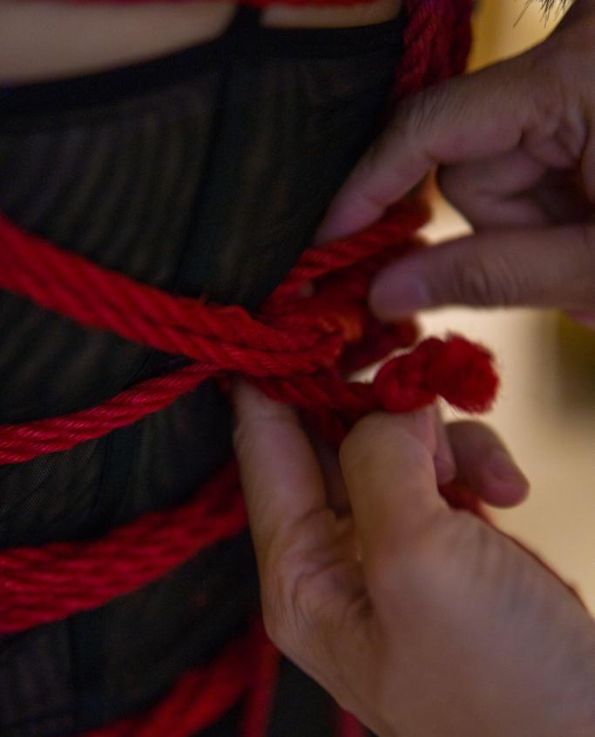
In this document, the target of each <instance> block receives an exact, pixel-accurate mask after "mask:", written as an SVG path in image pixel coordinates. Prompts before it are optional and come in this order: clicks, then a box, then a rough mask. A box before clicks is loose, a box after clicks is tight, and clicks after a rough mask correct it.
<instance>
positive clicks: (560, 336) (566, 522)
mask: <svg viewBox="0 0 595 737" xmlns="http://www.w3.org/2000/svg"><path fill="white" fill-rule="evenodd" d="M524 7H525V0H484V7H483V9H482V13H481V15H480V16H479V20H478V27H477V33H476V40H477V47H476V49H475V52H474V56H473V63H474V65H476V66H477V65H483V64H484V63H486V62H487V61H489V60H490V59H494V58H498V57H501V56H506V55H510V54H513V53H515V52H516V51H518V50H520V49H522V48H526V47H527V46H528V45H530V44H531V43H534V42H535V40H536V39H538V38H539V37H540V36H542V35H543V34H544V33H546V32H549V30H551V28H552V27H553V26H554V19H550V21H549V25H548V28H546V27H545V24H544V20H543V17H542V15H541V14H540V11H539V10H538V7H539V3H537V2H536V3H534V4H533V5H532V6H531V7H529V8H528V9H527V12H526V13H525V14H524V15H523V16H522V17H519V16H520V15H521V13H522V11H523V8H524ZM515 22H516V24H515ZM461 228H464V224H463V223H462V222H461V221H460V219H458V218H457V216H456V215H455V214H454V213H452V212H450V211H449V210H448V209H447V208H446V207H445V206H444V205H439V207H438V217H437V220H436V222H435V223H434V224H433V225H432V226H431V228H430V232H431V235H432V237H436V238H443V237H445V236H447V235H450V234H452V233H454V232H460V230H461ZM424 322H425V325H426V329H427V332H430V333H443V332H444V331H446V330H458V331H461V332H463V333H464V334H466V335H467V336H469V337H471V338H474V339H477V340H480V341H483V342H484V343H486V344H487V345H488V346H490V347H491V348H492V349H493V350H494V351H495V353H496V355H497V357H498V361H499V365H500V371H501V375H502V378H503V386H502V392H501V397H500V400H499V401H498V403H497V406H496V407H495V409H494V411H493V413H492V414H491V415H490V417H489V420H490V421H491V422H492V423H493V424H494V425H495V426H496V427H497V428H498V429H499V430H500V431H501V433H502V434H503V436H504V437H505V438H506V439H507V441H508V443H509V445H510V447H511V448H512V449H513V450H514V451H515V454H516V456H517V458H518V459H519V460H520V461H521V464H522V466H523V468H524V470H525V472H526V473H527V475H528V476H529V478H530V480H531V483H532V493H531V497H530V499H529V500H528V501H527V502H526V503H525V504H524V505H523V506H522V507H521V508H519V509H517V510H514V511H507V512H503V513H498V515H497V518H498V521H499V523H500V525H501V526H502V527H504V528H505V529H506V530H508V531H510V532H512V533H514V534H515V535H516V536H517V537H519V538H522V539H523V540H524V541H525V542H527V543H529V544H530V545H531V547H533V548H534V549H536V550H537V551H538V552H539V553H540V554H541V555H542V556H544V557H545V558H546V559H547V560H548V561H549V562H550V563H551V564H552V565H553V566H554V567H555V568H556V569H557V570H559V571H560V572H561V573H563V574H564V576H565V577H566V578H567V579H568V580H570V581H571V582H573V583H574V584H576V585H577V586H578V588H579V590H580V591H581V593H582V594H583V596H584V598H585V599H586V601H587V602H588V604H589V606H590V607H591V609H592V611H595V333H594V334H590V333H589V332H588V331H586V330H585V331H581V330H579V329H578V328H576V327H574V326H572V325H571V324H570V323H569V322H568V323H564V321H563V320H561V318H560V317H559V316H558V315H556V314H554V313H548V314H543V313H537V312H534V311H531V310H516V311H510V312H504V311H502V310H499V311H496V312H492V313H490V314H487V313H486V312H471V311H468V310H463V309H460V310H459V309H457V310H454V309H453V310H445V311H442V312H440V313H437V314H434V315H431V316H428V317H427V318H425V319H424Z"/></svg>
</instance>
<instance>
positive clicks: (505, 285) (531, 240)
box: [370, 225, 595, 320]
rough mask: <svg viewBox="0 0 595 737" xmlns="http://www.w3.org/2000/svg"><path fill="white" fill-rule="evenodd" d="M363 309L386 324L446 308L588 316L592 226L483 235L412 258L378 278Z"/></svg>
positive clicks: (594, 294) (593, 263) (592, 288)
mask: <svg viewBox="0 0 595 737" xmlns="http://www.w3.org/2000/svg"><path fill="white" fill-rule="evenodd" d="M370 304H371V307H372V309H373V310H374V312H375V313H376V314H377V315H378V316H379V317H381V318H383V319H391V320H392V319H395V318H398V317H399V316H402V315H409V314H411V313H412V312H414V311H416V310H423V309H429V308H432V307H439V306H442V305H447V304H458V305H473V306H483V307H496V306H511V305H526V306H535V307H559V308H562V309H568V310H593V308H594V307H595V226H590V225H584V226H581V225H575V226H563V227H558V228H537V229H530V230H511V231H498V232H486V233H480V234H477V235H474V236H469V237H467V238H462V239H459V240H456V241H452V242H450V243H447V244H443V245H440V246H438V247H436V248H429V249H426V250H424V251H418V252H416V253H413V254H411V255H409V256H407V257H405V258H403V259H401V260H400V261H399V262H398V263H396V264H394V265H392V266H390V267H389V268H388V269H386V270H385V271H384V272H383V273H381V274H380V276H379V277H378V278H377V279H376V282H375V283H374V285H373V287H372V291H371V295H370Z"/></svg>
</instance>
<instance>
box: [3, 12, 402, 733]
mask: <svg viewBox="0 0 595 737" xmlns="http://www.w3.org/2000/svg"><path fill="white" fill-rule="evenodd" d="M400 36H401V28H400V22H398V21H395V22H390V23H385V24H381V25H378V26H373V27H366V28H355V29H341V30H338V29H337V30H324V31H322V30H277V29H275V30H273V29H264V28H261V27H260V26H259V25H258V22H257V17H256V15H255V14H254V13H253V12H252V11H249V10H246V9H244V10H242V11H240V12H239V14H238V17H237V19H236V21H235V23H234V24H233V26H232V27H231V29H230V30H229V31H228V33H227V34H226V35H225V36H224V37H223V38H221V39H218V40H216V41H214V42H211V43H208V44H205V45H202V46H199V47H196V48H192V49H188V50H184V51H181V52H178V53H176V54H173V55H171V56H169V57H166V58H164V59H159V60H156V61H151V62H146V63H143V64H138V65H135V66H133V67H128V68H126V69H119V70H114V71H108V72H103V73H100V74H95V75H90V76H85V77H81V78H76V79H68V80H64V81H59V82H51V83H43V84H36V85H28V86H25V87H18V88H3V89H0V172H1V173H2V176H1V177H0V210H2V211H3V212H5V213H6V214H7V215H8V216H9V217H10V218H11V219H12V220H13V221H15V222H16V223H18V224H20V225H21V226H23V227H24V228H26V229H27V230H29V231H32V232H34V233H38V234H41V235H43V236H44V237H47V238H49V239H51V240H53V241H54V242H56V243H58V244H59V245H60V246H61V247H63V248H65V249H69V250H72V251H76V252H78V253H81V254H83V255H84V256H87V257H89V258H91V259H92V260H94V261H95V262H97V263H99V264H101V265H103V266H107V267H110V268H113V269H117V270H118V271H120V272H123V273H127V274H129V275H131V276H132V277H134V278H135V279H139V280H141V281H143V282H146V283H148V284H153V285H156V286H159V287H161V288H164V289H167V290H169V291H171V292H172V293H176V294H185V295H191V296H195V297H196V296H198V295H206V296H208V297H210V298H212V299H215V300H217V301H221V302H230V303H231V302H238V303H241V304H244V305H246V306H248V307H251V308H253V307H256V306H257V305H258V304H259V303H260V302H261V301H262V300H263V299H264V298H265V297H266V295H267V294H268V293H269V292H270V291H271V290H272V289H273V288H274V286H275V285H276V284H277V283H278V282H279V281H280V280H281V279H282V278H283V276H284V275H285V274H286V273H287V271H288V269H289V268H290V267H291V265H292V264H293V263H294V262H295V260H296V258H297V257H298V255H299V254H300V253H301V251H302V250H303V249H304V248H305V247H306V246H308V245H309V244H310V242H311V238H312V234H313V232H314V230H315V228H316V225H317V223H318V222H319V221H320V218H321V216H322V214H323V212H324V210H325V208H326V206H327V205H328V203H329V201H330V199H331V197H332V195H333V193H334V192H335V191H336V189H337V188H338V186H339V185H340V183H341V182H342V180H343V179H344V178H345V176H346V174H347V173H348V171H349V169H350V168H351V167H352V166H353V164H354V162H355V161H356V159H357V158H358V156H359V155H360V154H361V152H362V151H363V150H364V148H365V147H366V145H368V144H369V142H370V141H371V139H372V138H373V135H374V133H375V132H376V130H377V126H378V122H379V119H380V117H381V116H382V113H383V111H384V109H385V106H386V101H387V98H388V95H389V92H390V90H391V88H392V85H393V82H394V70H395V68H396V66H397V63H398V57H399V55H400ZM48 279H51V274H48ZM0 336H1V344H0V345H1V349H0V386H2V387H3V390H2V392H1V393H0V421H1V422H19V421H26V420H28V419H33V418H39V417H42V416H53V415H58V414H64V413H66V412H70V411H73V410H75V409H81V408H83V407H87V406H91V405H94V404H96V403H98V402H100V401H101V400H103V399H105V398H108V397H110V396H113V395H115V394H117V393H118V392H119V391H121V390H122V389H124V388H125V387H127V386H128V385H130V384H131V383H133V382H135V381H138V380H139V379H142V378H147V377H149V376H153V375H158V374H160V373H162V372H163V371H165V370H166V369H168V368H170V367H171V366H172V365H174V364H178V363H179V362H180V359H179V358H177V357H175V356H169V355H164V354H160V353H158V352H152V351H148V350H146V349H145V348H142V347H139V346H135V345H132V344H130V343H127V342H125V341H123V340H120V339H119V338H117V337H115V336H113V335H108V334H102V333H100V332H97V331H88V330H83V329H82V328H80V327H78V326H77V325H75V324H73V323H71V322H69V321H68V320H66V319H63V318H61V317H58V316H56V315H53V314H50V313H48V312H44V311H43V310H41V309H39V308H38V307H36V306H34V305H32V304H30V303H28V302H27V301H25V300H22V299H20V298H17V297H15V296H12V295H10V294H7V293H0ZM229 454H230V413H229V410H228V407H227V405H226V402H225V400H224V399H223V397H222V396H221V395H220V394H219V392H218V391H217V389H216V387H214V386H213V385H206V386H202V387H201V388H200V389H198V390H197V391H196V392H194V393H193V394H190V395H187V396H185V397H183V398H182V399H180V400H178V401H177V402H176V403H175V404H174V405H172V406H171V407H170V408H168V409H167V410H165V411H162V412H160V413H158V414H156V415H154V416H150V417H148V418H146V419H145V420H143V421H142V422H141V423H138V424H137V425H135V426H132V427H129V428H125V429H123V430H119V431H117V432H114V433H112V434H111V435H109V436H107V437H106V438H102V439H100V440H98V441H93V442H89V443H85V444H83V445H80V446H78V447H77V448H75V449H74V450H72V451H70V452H68V453H62V454H54V455H50V456H46V457H42V458H39V459H37V460H34V461H31V462H29V463H25V464H21V465H15V466H8V467H3V468H0V545H1V546H3V547H10V546H16V545H38V544H42V543H46V542H49V541H54V540H72V539H81V538H92V537H95V536H99V535H102V534H104V533H105V532H106V531H108V530H110V529H112V528H113V527H114V526H116V525H120V524H122V523H125V522H128V521H130V520H133V519H135V518H137V517H138V516H139V515H141V514H143V513H145V512H148V511H150V510H155V509H160V508H163V507H165V506H169V505H176V504H180V503H182V502H183V501H184V500H186V499H187V498H188V497H189V496H190V495H191V494H192V493H193V492H194V491H195V490H196V489H197V488H198V487H199V486H200V485H201V483H202V482H204V481H205V480H206V479H207V478H208V477H209V476H210V475H211V474H212V472H213V471H214V470H215V469H216V468H218V467H219V466H220V465H221V464H222V463H223V462H224V461H225V460H226V459H227V458H228V456H229ZM256 602H257V583H256V576H255V572H254V566H253V561H252V553H251V549H250V544H249V540H248V537H247V535H242V536H241V537H239V538H238V539H236V540H233V541H231V542H229V543H225V544H222V545H219V546H218V547H217V548H215V549H212V550H210V551H208V552H207V553H205V554H202V555H201V556H199V557H197V558H196V559H195V560H192V561H190V562H189V563H188V564H186V565H185V566H183V567H181V568H180V569H178V570H176V571H174V572H173V573H172V574H170V575H169V576H167V577H166V578H164V579H163V580H161V581H158V582H157V583H155V584H152V585H151V586H148V587H146V588H145V589H142V590H141V591H138V592H136V593H134V594H132V595H130V596H126V597H123V598H121V599H118V600H116V601H114V602H112V603H111V604H109V605H107V606H105V607H103V608H101V609H99V610H97V611H92V612H88V613H85V614H81V615H78V616H75V617H72V618H71V619H69V620H68V621H65V622H58V623H55V624H52V625H49V626H44V627H40V628H38V629H36V630H33V631H30V632H26V633H24V634H22V635H18V636H14V637H6V638H3V639H0V734H2V736H3V737H67V736H68V735H71V734H75V733H78V732H80V731H83V730H86V729H90V728H93V727H97V726H100V725H102V724H104V723H107V722H109V721H111V720H113V719H116V718H119V717H121V716H124V715H127V714H130V713H133V712H135V711H138V710H142V709H144V708H146V707H147V706H149V705H150V704H151V703H152V702H153V701H154V700H155V699H157V698H159V697H160V696H161V695H163V693H164V692H165V691H166V690H167V689H168V688H169V687H171V685H172V684H173V683H174V681H175V680H176V678H177V677H178V676H179V675H180V674H181V673H182V672H183V670H184V669H186V668H188V667H191V666H193V665H195V664H200V663H201V662H207V661H208V660H209V659H210V658H211V657H212V656H213V655H214V654H215V653H216V652H217V651H218V649H219V648H220V647H221V646H222V644H223V643H224V642H226V641H228V640H229V639H230V638H231V637H233V635H234V634H235V633H237V632H238V631H240V630H241V629H243V628H244V627H245V626H246V623H247V622H248V620H249V619H250V618H251V613H252V612H253V611H254V609H255V607H256V605H257V604H256ZM281 681H282V682H281V685H280V687H279V689H278V695H277V702H276V705H275V708H274V710H273V719H272V722H271V730H270V734H271V735H283V736H284V737H294V736H295V737H298V736H299V735H308V737H318V735H320V737H322V736H323V735H327V734H328V733H329V719H330V716H329V708H328V702H327V699H326V697H325V696H324V695H323V694H321V692H319V691H318V689H317V688H315V687H314V686H313V684H311V683H310V682H309V681H308V680H307V679H306V678H305V676H302V675H301V674H299V673H298V672H297V671H296V669H294V668H293V667H290V666H288V665H286V666H285V667H284V669H283V677H282V679H281ZM236 721H237V720H236V719H235V717H234V715H233V714H232V715H230V717H229V718H227V719H226V720H224V721H223V722H222V723H221V724H219V725H217V726H215V727H214V728H212V729H211V730H210V731H209V733H208V734H209V735H210V737H224V736H225V737H228V736H231V735H234V734H235V733H236ZM203 734H207V733H203Z"/></svg>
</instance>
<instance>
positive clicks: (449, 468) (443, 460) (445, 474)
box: [434, 405, 457, 485]
mask: <svg viewBox="0 0 595 737" xmlns="http://www.w3.org/2000/svg"><path fill="white" fill-rule="evenodd" d="M434 422H435V433H436V452H435V453H434V468H435V470H436V480H437V481H438V484H439V485H442V484H448V483H450V482H451V481H452V480H453V479H454V478H455V476H456V471H457V467H456V464H455V459H454V455H453V452H452V449H451V447H450V441H449V439H448V434H447V431H446V425H445V424H444V420H443V419H442V415H441V413H440V408H439V407H438V406H437V405H435V406H434Z"/></svg>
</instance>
